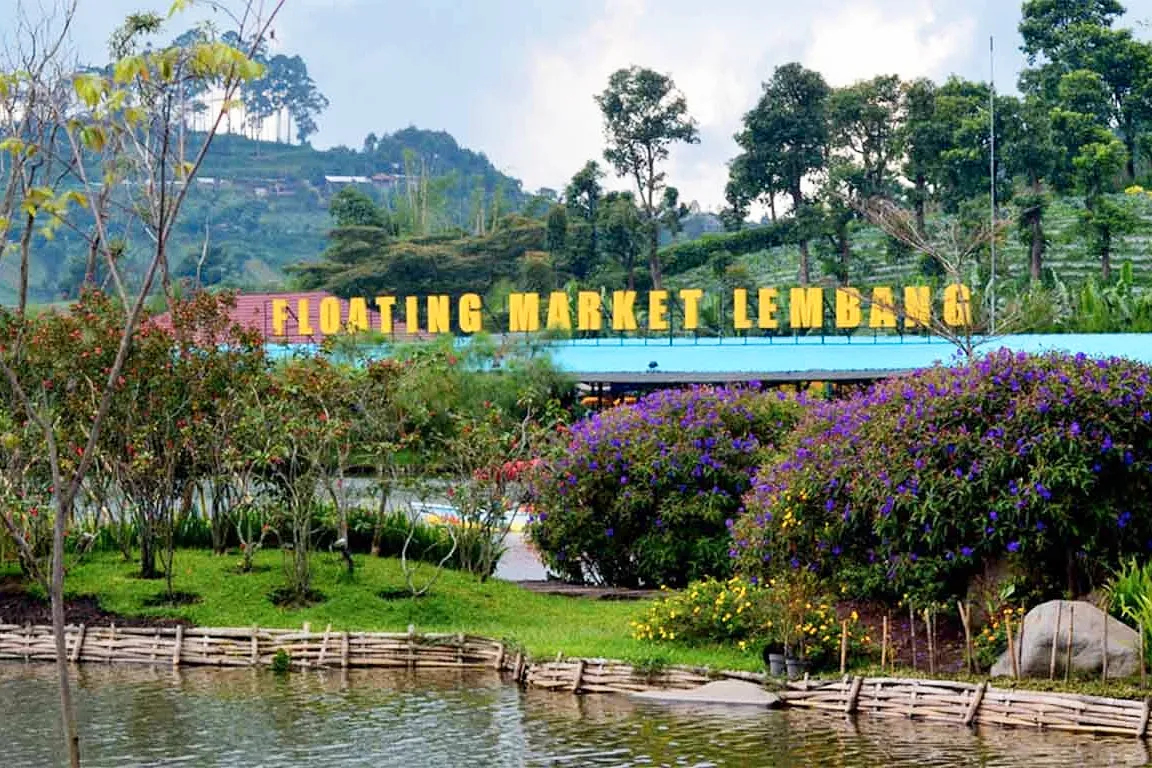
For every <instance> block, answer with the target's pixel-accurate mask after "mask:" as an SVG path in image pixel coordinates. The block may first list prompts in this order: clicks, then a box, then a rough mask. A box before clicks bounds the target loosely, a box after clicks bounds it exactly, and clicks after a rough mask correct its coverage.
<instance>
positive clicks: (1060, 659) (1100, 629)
mask: <svg viewBox="0 0 1152 768" xmlns="http://www.w3.org/2000/svg"><path fill="white" fill-rule="evenodd" d="M1057 617H1059V620H1057ZM1069 619H1071V621H1072V673H1073V674H1077V673H1085V674H1100V671H1101V668H1102V667H1103V663H1104V623H1105V622H1107V623H1108V676H1109V677H1127V676H1129V675H1135V674H1138V673H1139V672H1140V636H1139V634H1138V633H1137V632H1136V630H1134V629H1132V628H1131V627H1129V626H1128V625H1127V624H1124V623H1123V622H1121V621H1118V620H1116V619H1114V618H1112V617H1111V616H1109V615H1108V614H1106V613H1104V611H1102V610H1100V609H1099V608H1097V607H1096V606H1094V605H1092V604H1091V603H1085V602H1080V601H1072V600H1049V601H1048V602H1047V603H1042V604H1040V605H1038V606H1036V607H1035V608H1033V609H1032V610H1030V611H1028V615H1027V616H1025V617H1024V626H1023V628H1022V629H1020V630H1018V631H1017V632H1016V636H1015V640H1016V643H1017V647H1016V658H1017V662H1018V665H1019V667H1020V675H1021V676H1022V677H1047V676H1048V671H1049V665H1050V664H1051V663H1052V639H1053V636H1055V638H1056V672H1057V674H1061V675H1062V674H1064V661H1065V659H1066V658H1067V654H1068V622H1069ZM1057 621H1059V626H1057ZM1011 674H1012V658H1011V656H1009V655H1008V652H1007V651H1005V652H1004V653H1003V654H1001V656H1000V658H999V659H998V660H997V661H996V663H995V664H994V665H993V666H992V676H993V677H998V676H1007V675H1011Z"/></svg>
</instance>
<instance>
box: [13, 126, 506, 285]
mask: <svg viewBox="0 0 1152 768" xmlns="http://www.w3.org/2000/svg"><path fill="white" fill-rule="evenodd" d="M349 177H352V178H349ZM350 183H353V184H356V185H357V186H358V187H360V188H362V189H363V190H364V191H365V192H366V193H368V194H369V195H370V196H372V197H373V198H374V199H375V200H376V201H377V202H379V203H380V204H382V205H383V206H385V207H388V208H393V209H395V208H397V207H400V206H403V205H405V204H408V203H410V202H411V199H415V198H414V196H415V195H418V194H422V195H424V196H425V197H424V198H422V199H423V200H426V201H427V207H428V208H431V209H432V210H433V211H434V215H431V216H428V217H426V218H425V219H424V221H423V226H425V227H426V228H427V229H428V231H430V232H436V231H452V230H456V229H465V230H466V229H469V228H470V227H471V225H472V223H473V222H475V221H476V220H477V217H478V216H479V215H482V214H484V215H487V213H488V212H494V211H495V212H506V211H510V210H518V209H519V208H520V207H522V206H523V205H524V202H525V200H526V195H525V194H524V192H523V190H522V189H521V183H520V181H519V180H517V179H514V178H512V177H510V176H507V175H505V174H503V173H501V172H500V171H498V170H497V169H496V168H495V167H494V166H493V165H492V163H491V162H490V161H489V160H488V158H487V157H485V156H484V155H483V154H482V153H478V152H473V151H472V150H469V149H466V148H464V147H460V146H459V145H458V144H457V143H456V141H455V139H453V138H452V137H451V136H450V135H449V134H447V133H444V132H442V131H427V130H420V129H417V128H406V129H404V130H402V131H399V132H397V133H395V134H391V135H385V136H383V137H379V138H378V137H375V136H370V137H369V139H368V141H366V142H365V146H364V147H363V148H361V149H350V148H348V147H335V148H332V149H327V150H315V149H312V148H311V147H308V146H298V145H289V144H279V143H273V142H262V141H254V140H251V139H247V138H244V137H242V136H238V135H231V134H225V135H220V136H217V137H216V139H215V140H214V141H213V144H212V148H211V150H210V151H209V153H208V155H207V156H206V158H205V161H204V164H203V166H202V167H201V169H200V173H199V175H198V177H197V179H196V181H195V185H196V186H195V188H194V189H193V190H192V191H191V192H190V193H189V195H188V199H187V201H186V203H185V207H184V209H183V211H182V216H181V219H180V222H179V226H178V230H177V232H176V235H175V237H174V240H173V243H172V253H173V254H174V258H173V268H174V270H175V271H176V272H177V273H178V274H183V275H191V274H194V273H195V261H196V259H197V258H199V257H200V256H201V255H202V253H203V249H204V245H205V238H207V244H208V259H207V262H206V265H205V266H206V267H207V268H208V269H206V270H204V271H202V276H203V277H205V278H206V279H205V282H206V283H211V284H218V285H221V286H228V287H237V288H245V289H258V288H273V287H281V286H283V285H284V284H285V281H286V279H287V278H286V273H285V267H287V266H289V265H291V264H297V263H300V262H306V261H312V260H314V259H315V258H316V257H317V255H318V254H319V253H320V252H321V251H323V249H324V247H325V245H326V240H327V234H328V230H329V228H330V227H331V221H330V218H329V215H328V203H329V200H330V199H331V197H332V195H333V194H335V193H336V192H337V191H339V189H341V188H343V187H344V186H346V185H348V184H350ZM80 224H81V225H84V224H85V222H83V221H81V222H80ZM133 244H134V245H137V244H139V245H146V240H145V238H144V237H143V236H142V235H141V234H140V233H139V231H138V230H137V231H136V232H135V234H134V237H133ZM85 253H86V249H85V247H84V244H83V242H82V241H81V240H80V239H79V237H78V236H76V235H74V234H71V233H69V232H62V233H60V234H59V235H58V236H57V238H56V239H55V240H52V241H47V240H43V239H42V238H37V239H36V240H35V242H34V254H35V255H34V264H33V270H32V279H31V281H30V285H31V293H32V298H33V299H35V300H39V301H51V300H54V299H58V298H60V297H62V296H66V295H73V294H74V293H75V290H76V288H77V286H78V285H79V283H80V281H81V280H82V278H83V273H84V255H85ZM136 255H137V256H139V252H137V253H136ZM132 256H133V252H132V251H130V252H129V258H131V257H132ZM15 269H16V263H15V260H14V259H12V258H11V257H9V258H8V259H6V260H4V261H3V262H0V286H2V289H0V301H3V302H10V301H12V300H14V298H15V286H16V277H15ZM10 270H11V272H10ZM126 272H128V273H131V270H126ZM209 277H210V278H211V279H207V278H209Z"/></svg>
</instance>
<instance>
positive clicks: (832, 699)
mask: <svg viewBox="0 0 1152 768" xmlns="http://www.w3.org/2000/svg"><path fill="white" fill-rule="evenodd" d="M781 696H782V697H783V699H784V703H785V705H786V706H790V707H807V708H810V709H819V710H825V711H829V712H839V713H843V714H846V715H850V714H856V713H866V714H873V715H880V716H885V717H903V718H912V719H920V720H934V721H939V722H948V723H955V724H958V725H973V724H979V725H984V724H990V725H1003V726H1015V727H1019V728H1039V729H1047V730H1053V731H1072V732H1078V733H1094V734H1113V735H1122V736H1135V737H1137V738H1141V739H1143V738H1145V737H1146V736H1147V735H1148V719H1149V713H1150V710H1152V699H1144V700H1143V701H1135V700H1130V699H1111V698H1106V697H1104V696H1080V695H1075V694H1067V693H1045V692H1042V691H1025V690H1020V689H1016V688H994V687H992V686H990V685H988V683H987V682H984V683H960V682H952V681H949V680H909V679H901V678H889V677H868V678H865V677H848V676H846V677H844V678H843V679H841V680H831V681H809V680H803V681H798V682H791V683H788V685H787V690H785V691H784V692H783V693H782V694H781Z"/></svg>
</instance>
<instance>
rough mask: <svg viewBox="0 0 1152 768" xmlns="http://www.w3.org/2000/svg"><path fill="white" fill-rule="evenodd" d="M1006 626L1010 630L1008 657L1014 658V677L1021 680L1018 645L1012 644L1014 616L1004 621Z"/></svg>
mask: <svg viewBox="0 0 1152 768" xmlns="http://www.w3.org/2000/svg"><path fill="white" fill-rule="evenodd" d="M1004 626H1005V627H1006V628H1007V630H1008V655H1009V656H1011V657H1012V677H1013V678H1014V679H1016V680H1019V679H1020V665H1019V663H1018V662H1017V661H1016V644H1015V643H1014V642H1012V614H1008V616H1007V617H1006V618H1005V619H1004Z"/></svg>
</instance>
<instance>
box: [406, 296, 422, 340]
mask: <svg viewBox="0 0 1152 768" xmlns="http://www.w3.org/2000/svg"><path fill="white" fill-rule="evenodd" d="M404 331H405V333H410V334H411V333H420V299H418V298H416V297H415V296H405V297H404Z"/></svg>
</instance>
